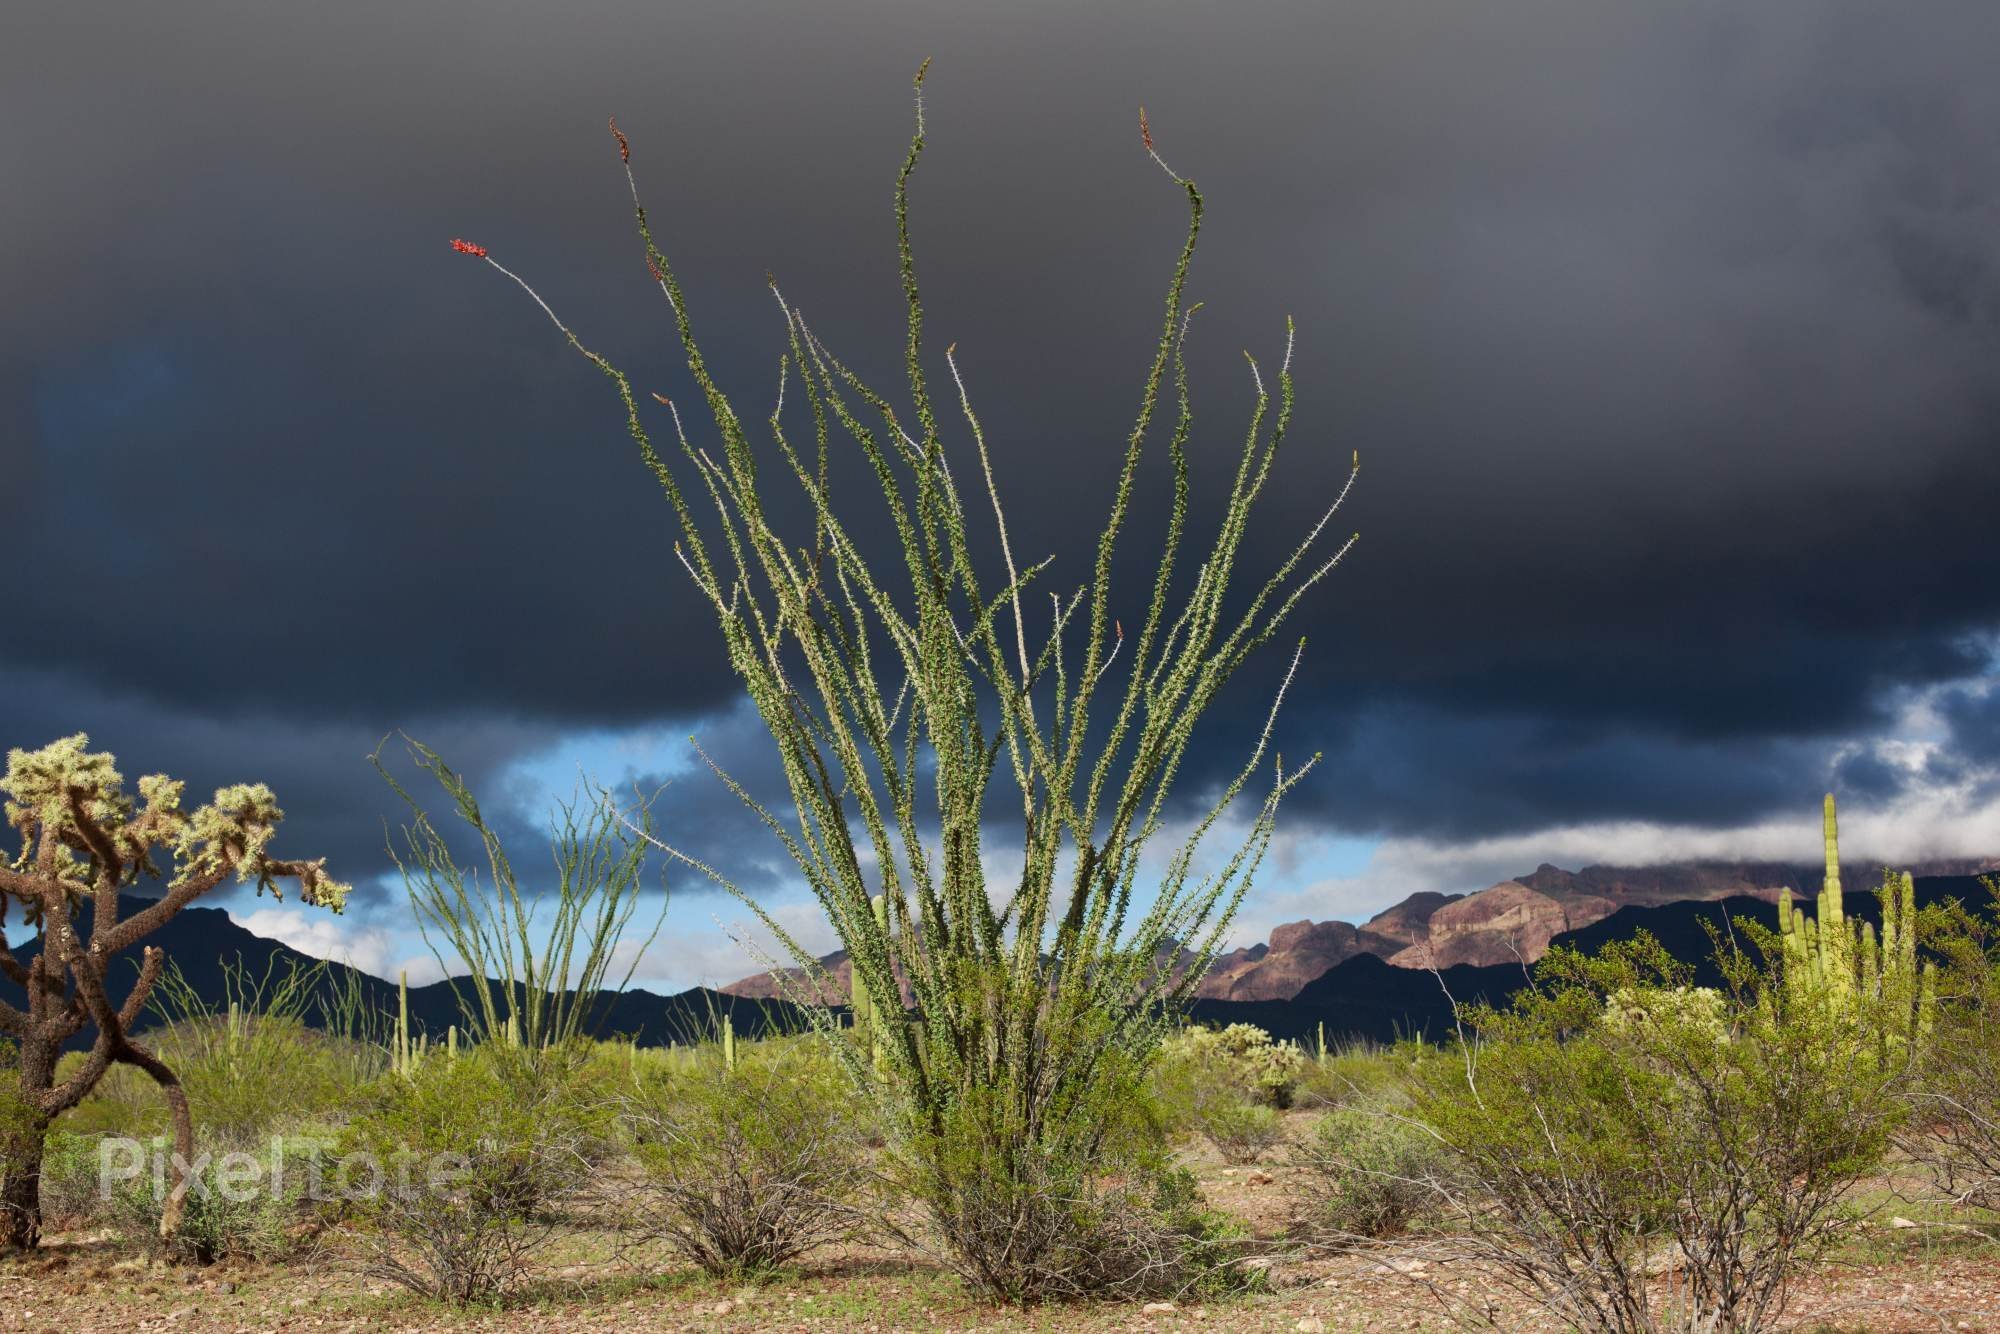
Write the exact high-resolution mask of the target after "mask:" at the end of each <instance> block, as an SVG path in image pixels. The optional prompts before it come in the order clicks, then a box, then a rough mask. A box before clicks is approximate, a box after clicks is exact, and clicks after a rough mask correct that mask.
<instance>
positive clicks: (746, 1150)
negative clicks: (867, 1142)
mask: <svg viewBox="0 0 2000 1334" xmlns="http://www.w3.org/2000/svg"><path fill="white" fill-rule="evenodd" d="M638 1084H639V1087H638V1088H637V1090H636V1091H635V1092H633V1093H632V1094H630V1095H629V1096H627V1097H626V1098H625V1099H624V1100H623V1107H622V1115H621V1119H622V1121H623V1123H624V1126H625V1130H626V1133H627V1134H628V1136H629V1137H630V1144H631V1146H632V1151H633V1154H634V1156H635V1157H636V1159H637V1162H638V1167H639V1171H640V1177H641V1186H640V1193H639V1198H640V1200H641V1202H642V1203H641V1204H640V1211H641V1212H640V1216H639V1217H638V1218H637V1219H636V1220H635V1223H636V1226H637V1227H638V1228H639V1229H640V1230H641V1231H642V1232H650V1233H654V1234H657V1235H658V1236H660V1237H662V1238H664V1239H665V1240H666V1241H667V1242H668V1243H669V1244H671V1245H672V1246H673V1247H674V1248H675V1249H676V1250H678V1251H679V1252H680V1253H681V1254H683V1255H685V1256H686V1257H687V1258H688V1259H690V1260H692V1261H693V1262H694V1263H695V1264H697V1265H699V1266H701V1268H702V1269H704V1270H705V1271H707V1272H708V1273H710V1274H716V1275H724V1276H740V1275H745V1274H750V1273H755V1272H759V1271H766V1270H772V1269H777V1268H779V1267H782V1266H784V1265H786V1264H789V1263H791V1262H792V1261H793V1260H796V1259H797V1258H798V1257H800V1256H801V1255H804V1254H805V1253H807V1252H808V1251H811V1250H813V1249H814V1248H816V1247H818V1246H821V1245H823V1244H825V1243H827V1242H831V1241H838V1240H840V1239H842V1238H843V1237H846V1236H848V1235H850V1234H852V1233H853V1232H854V1231H855V1230H856V1228H857V1226H858V1225H859V1224H860V1222H861V1221H862V1211H861V1209H860V1202H861V1196H862V1194H863V1191H864V1189H865V1187H866V1186H867V1184H868V1179H869V1175H870V1174H869V1166H868V1162H867V1159H866V1157H865V1155H864V1152H863V1139H864V1136H865V1134H866V1127H865V1124H864V1121H865V1106H864V1104H863V1103H862V1101H861V1100H860V1099H858V1098H857V1097H856V1096H855V1093H854V1090H853V1087H852V1086H851V1085H850V1084H849V1083H848V1080H847V1076H846V1073H845V1072H844V1071H843V1070H841V1069H840V1068H839V1065H838V1064H837V1063H836V1062H835V1060H834V1059H833V1057H832V1055H831V1053H830V1052H829V1051H828V1050H827V1049H826V1048H825V1047H824V1046H823V1045H821V1044H820V1042H819V1041H818V1040H817V1039H816V1038H809V1039H806V1040H798V1039H772V1040H766V1041H763V1042H759V1043H755V1044H742V1051H741V1053H740V1054H739V1055H738V1056H737V1058H736V1060H735V1061H734V1063H733V1064H732V1063H731V1062H730V1061H729V1060H728V1059H727V1058H726V1057H725V1053H724V1052H723V1050H722V1049H720V1048H719V1047H716V1046H712V1045H705V1046H702V1047H700V1048H697V1049H696V1050H695V1051H694V1052H692V1053H690V1054H689V1056H688V1057H687V1058H686V1059H685V1060H684V1061H682V1062H678V1063H675V1064H673V1065H670V1066H667V1067H666V1068H664V1069H663V1070H659V1071H657V1072H650V1073H648V1074H646V1075H644V1076H642V1077H641V1078H640V1079H639V1080H638Z"/></svg>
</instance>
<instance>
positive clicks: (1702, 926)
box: [1193, 875, 1988, 1042]
mask: <svg viewBox="0 0 2000 1334" xmlns="http://www.w3.org/2000/svg"><path fill="white" fill-rule="evenodd" d="M1916 886H1917V903H1918V905H1919V906H1924V905H1927V904H1932V903H1939V902H1942V901H1944V900H1946V899H1954V898H1955V899H1959V900H1962V901H1963V902H1965V903H1967V904H1979V905H1983V904H1985V903H1986V902H1987V901H1988V895H1987V892H1986V888H1985V886H1984V885H1982V884H1981V883H1980V881H1979V878H1978V877H1977V876H1970V875H1946V876H1926V877H1922V878H1920V879H1918V881H1917V882H1916ZM1805 906H1806V907H1807V908H1809V909H1810V907H1811V902H1810V900H1807V901H1806V903H1805ZM1843 906H1844V908H1845V909H1846V912H1847V915H1848V916H1850V917H1858V918H1862V919H1864V920H1867V921H1870V922H1874V923H1875V924H1876V925H1877V926H1878V927H1879V926H1880V925H1881V921H1882V912H1881V905H1880V904H1878V903H1877V902H1876V901H1875V895H1874V893H1873V892H1872V891H1871V890H1861V891H1856V890H1853V889H1849V890H1848V891H1847V895H1846V899H1845V901H1844V904H1843ZM1739 917H1747V918H1749V919H1750V920H1752V921H1756V922H1761V923H1763V924H1764V925H1765V926H1767V927H1770V928H1772V929H1773V930H1775V929H1776V928H1777V925H1778V909H1777V905H1775V904H1773V903H1769V902H1766V901H1765V900H1763V899H1756V898H1748V897H1740V898H1727V899H1715V900H1709V901H1705V902H1698V903H1666V904H1661V905H1658V906H1656V907H1645V908H1621V909H1619V910H1618V911H1617V912H1615V913H1613V914H1611V915H1610V916H1609V917H1606V918H1603V919H1602V920H1600V921H1596V922H1592V923H1591V924H1590V925H1589V926H1586V927H1584V928H1582V929H1581V930H1578V931H1569V932H1564V933H1562V934H1560V935H1558V936H1556V937H1555V939H1554V940H1553V941H1552V942H1551V943H1553V944H1557V945H1568V946H1571V947H1573V948H1576V949H1580V950H1584V951H1586V952H1588V951H1594V950H1597V949H1601V948H1602V947H1603V946H1605V945H1607V944H1609V943H1611V942H1612V941H1616V940H1629V939H1631V938H1632V936H1633V935H1635V934H1637V933H1638V932H1640V931H1647V932H1650V933H1651V934H1652V935H1653V936H1654V937H1655V938H1657V939H1658V940H1659V942H1660V943H1661V944H1662V945H1664V946H1666V948H1667V950H1668V952H1669V953H1671V954H1673V955H1674V957H1675V958H1678V959H1685V960H1688V961H1690V962H1692V963H1694V964H1695V965H1696V969H1697V973H1698V980H1699V981H1700V982H1701V983H1702V984H1704V985H1714V984H1715V983H1716V982H1717V981H1718V978H1717V977H1716V975H1715V970H1714V968H1713V967H1712V966H1711V964H1710V962H1709V955H1710V946H1709V936H1708V931H1707V925H1708V924H1711V923H1712V924H1713V925H1714V926H1715V927H1716V928H1717V929H1719V930H1722V931H1724V932H1727V931H1728V930H1729V929H1730V924H1731V923H1732V922H1734V921H1735V920H1736V919H1737V918H1739ZM1440 979H1442V981H1440ZM1526 980H1527V973H1526V970H1524V969H1523V968H1522V967H1521V965H1519V964H1517V963H1509V964H1494V965H1491V966H1488V967H1483V968H1482V967H1473V966H1471V965H1467V964H1460V965H1458V966H1456V967H1452V968H1446V969H1444V970H1442V972H1441V973H1435V974H1434V973H1431V972H1429V971H1426V970H1422V969H1415V968H1402V967H1397V966H1395V965H1392V964H1389V963H1385V962H1384V961H1382V960H1381V959H1379V958H1376V957H1375V956H1374V955H1372V954H1357V955H1355V956H1354V957H1353V958H1350V959H1347V960H1345V961H1343V962H1341V963H1338V964H1336V965H1334V966H1333V967H1332V968H1330V969H1328V970H1327V971H1326V972H1325V973H1323V974H1321V975H1320V976H1319V977H1318V978H1316V979H1314V980H1313V981H1312V982H1309V983H1307V984H1306V986H1305V987H1304V988H1303V989H1301V990H1300V991H1299V993H1298V995H1296V996H1295V997H1293V998H1292V999H1291V1000H1288V1001H1216V1000H1198V1001H1196V1002H1195V1003H1194V1007H1193V1016H1194V1017H1195V1018H1196V1019H1198V1020H1201V1021H1202V1022H1206V1023H1219V1024H1231V1023H1251V1024H1256V1025H1257V1026H1259V1027H1260V1028H1264V1029H1266V1030H1268V1031H1269V1032H1270V1033H1271V1034H1272V1035H1273V1036H1276V1037H1281V1038H1311V1037H1314V1036H1315V1035H1316V1034H1317V1032H1318V1030H1319V1027H1320V1025H1322V1024H1324V1025H1325V1027H1326V1036H1327V1040H1328V1041H1329V1042H1332V1041H1334V1040H1335V1039H1339V1038H1369V1039H1372V1040H1375V1041H1378V1042H1388V1041H1393V1040H1395V1039H1396V1038H1399V1037H1407V1036H1410V1035H1413V1034H1416V1033H1423V1034H1425V1035H1427V1036H1429V1037H1431V1038H1437V1037H1440V1036H1442V1035H1444V1034H1448V1033H1450V1032H1451V1031H1452V1010H1451V1002H1450V1000H1448V999H1447V998H1446V996H1445V992H1446V990H1447V989H1449V991H1450V993H1451V996H1452V997H1453V998H1456V999H1457V1000H1459V1001H1461V1002H1465V1001H1474V1000H1480V999H1485V1000H1489V1001H1492V1002H1494V1003H1496V1004H1497V1003H1499V1002H1501V1001H1504V1000H1505V999H1506V998H1507V997H1509V996H1511V995H1513V994H1514V993H1515V992H1516V991H1518V990H1520V988H1521V987H1522V986H1523V985H1524V983H1525V982H1526Z"/></svg>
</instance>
